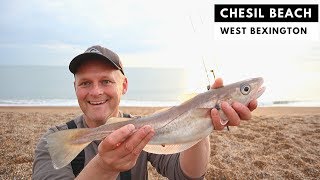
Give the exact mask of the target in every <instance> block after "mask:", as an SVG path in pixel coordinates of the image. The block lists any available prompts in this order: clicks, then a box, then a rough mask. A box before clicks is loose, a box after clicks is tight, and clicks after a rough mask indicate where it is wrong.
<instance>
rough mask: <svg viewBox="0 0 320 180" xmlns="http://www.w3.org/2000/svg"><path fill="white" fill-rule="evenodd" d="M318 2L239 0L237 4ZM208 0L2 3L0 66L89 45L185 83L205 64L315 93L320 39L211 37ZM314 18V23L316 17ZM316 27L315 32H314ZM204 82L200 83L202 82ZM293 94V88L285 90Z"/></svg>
mask: <svg viewBox="0 0 320 180" xmlns="http://www.w3.org/2000/svg"><path fill="white" fill-rule="evenodd" d="M307 2H310V3H317V4H319V1H316V0H314V1H297V0H295V1H292V0H291V1H288V0H285V1H284V0H283V1H281V2H280V1H275V0H273V1H248V0H247V1H241V3H307ZM215 3H240V2H238V1H212V0H202V1H200V0H198V1H197V0H190V1H183V0H162V1H150V0H134V1H132V0H121V1H120V0H110V1H106V0H90V1H78V0H28V1H23V0H21V1H18V0H12V1H3V2H1V6H0V54H1V60H0V65H61V66H67V65H68V64H69V62H70V60H71V59H72V58H73V57H74V56H76V55H77V54H79V53H82V52H83V51H84V50H85V49H86V48H88V47H89V46H91V45H96V44H100V45H103V46H105V47H107V48H109V49H111V50H114V51H115V52H117V53H118V54H119V55H120V57H121V59H122V61H123V63H124V64H125V66H129V67H180V68H186V69H188V71H190V74H191V75H190V77H189V78H190V82H191V83H190V86H191V87H195V86H200V85H199V84H197V82H199V81H200V80H199V79H202V80H203V81H202V82H204V83H206V78H205V75H204V74H200V73H199V72H203V63H202V59H203V60H204V62H205V64H206V65H207V66H208V68H210V69H215V72H216V74H217V75H218V76H221V77H223V78H224V79H225V81H226V82H233V81H237V80H241V79H244V78H248V77H254V76H262V77H264V78H265V80H266V85H267V86H268V87H267V88H269V93H268V94H267V95H265V96H266V97H270V98H275V97H276V98H280V99H281V98H282V97H284V98H285V97H290V98H291V99H309V100H313V99H316V100H320V95H319V93H318V92H320V85H319V84H320V83H319V82H320V41H319V40H318V39H314V40H308V41H277V40H265V41H239V40H238V41H223V40H219V41H217V40H214V39H213V31H212V24H213V18H214V16H213V6H214V4H215ZM318 25H319V23H318ZM319 34H320V33H319ZM201 86H202V85H201ZM289 94H290V95H289Z"/></svg>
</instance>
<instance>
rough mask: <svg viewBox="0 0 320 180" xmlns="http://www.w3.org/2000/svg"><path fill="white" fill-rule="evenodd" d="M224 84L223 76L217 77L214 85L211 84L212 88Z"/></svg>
mask: <svg viewBox="0 0 320 180" xmlns="http://www.w3.org/2000/svg"><path fill="white" fill-rule="evenodd" d="M222 86H223V81H222V79H221V78H217V79H216V80H215V81H214V83H213V85H212V86H211V89H217V88H220V87H222Z"/></svg>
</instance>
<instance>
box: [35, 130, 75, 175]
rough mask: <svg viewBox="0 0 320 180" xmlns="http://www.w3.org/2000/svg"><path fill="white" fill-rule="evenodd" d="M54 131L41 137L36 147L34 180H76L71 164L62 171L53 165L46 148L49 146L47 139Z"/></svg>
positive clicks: (49, 131)
mask: <svg viewBox="0 0 320 180" xmlns="http://www.w3.org/2000/svg"><path fill="white" fill-rule="evenodd" d="M54 131H55V130H54V128H51V129H50V130H48V132H47V133H46V134H45V135H43V136H42V137H41V139H40V141H39V142H38V144H37V146H36V149H35V155H34V161H33V167H32V179H34V180H38V179H39V180H40V179H41V180H42V179H74V178H75V176H74V174H73V171H72V167H71V165H70V164H69V165H67V166H65V167H63V168H61V169H55V168H54V167H53V165H52V161H51V157H50V154H49V152H48V149H47V148H46V147H45V146H46V144H47V142H46V141H45V137H46V136H48V135H49V134H51V133H53V132H54Z"/></svg>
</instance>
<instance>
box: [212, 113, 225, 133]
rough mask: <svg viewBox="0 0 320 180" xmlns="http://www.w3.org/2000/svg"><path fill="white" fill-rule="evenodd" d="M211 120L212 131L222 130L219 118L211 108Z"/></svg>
mask: <svg viewBox="0 0 320 180" xmlns="http://www.w3.org/2000/svg"><path fill="white" fill-rule="evenodd" d="M211 119H212V123H213V128H214V130H218V131H220V130H223V128H224V126H223V125H222V124H221V118H220V116H219V112H218V110H217V109H216V108H213V109H212V110H211Z"/></svg>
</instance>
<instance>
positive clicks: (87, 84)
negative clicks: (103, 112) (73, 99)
mask: <svg viewBox="0 0 320 180" xmlns="http://www.w3.org/2000/svg"><path fill="white" fill-rule="evenodd" d="M80 86H84V87H87V86H90V82H82V83H80Z"/></svg>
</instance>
